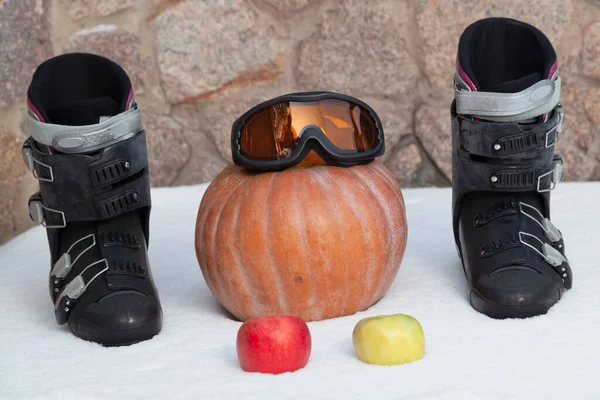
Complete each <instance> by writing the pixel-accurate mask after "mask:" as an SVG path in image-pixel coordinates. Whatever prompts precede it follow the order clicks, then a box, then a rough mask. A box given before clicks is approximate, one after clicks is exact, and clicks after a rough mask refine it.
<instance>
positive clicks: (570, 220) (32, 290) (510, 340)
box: [0, 183, 600, 400]
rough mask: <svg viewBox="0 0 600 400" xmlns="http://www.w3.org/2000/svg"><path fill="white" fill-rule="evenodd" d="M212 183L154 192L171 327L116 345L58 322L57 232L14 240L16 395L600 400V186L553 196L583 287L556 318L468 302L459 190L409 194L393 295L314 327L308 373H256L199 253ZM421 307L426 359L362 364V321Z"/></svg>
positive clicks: (1, 354)
mask: <svg viewBox="0 0 600 400" xmlns="http://www.w3.org/2000/svg"><path fill="white" fill-rule="evenodd" d="M205 188H206V185H201V186H194V187H178V188H160V189H155V190H153V203H154V208H153V212H152V223H151V243H150V257H151V263H152V271H153V274H154V277H155V280H156V284H157V286H158V288H159V291H160V296H161V300H162V304H163V309H164V314H165V321H164V327H163V330H162V332H161V334H160V335H158V336H157V337H155V338H154V339H152V340H150V341H147V342H143V343H139V344H136V345H133V346H129V347H121V348H104V347H101V346H99V345H96V344H93V343H88V342H84V341H82V340H79V339H77V338H76V337H74V336H73V335H71V334H70V333H69V331H68V329H67V328H66V327H59V326H58V325H56V324H55V322H54V315H53V309H52V306H51V304H50V299H49V295H48V286H47V285H48V283H47V273H48V268H49V266H48V263H49V256H48V250H47V244H46V238H45V234H44V231H43V230H42V228H40V227H36V228H33V229H31V230H29V231H27V232H25V233H24V234H22V235H20V236H18V237H16V238H15V239H13V240H12V241H10V242H8V243H6V244H5V245H3V246H1V247H0V266H1V273H2V276H1V278H0V294H1V296H2V300H1V302H0V311H1V312H0V398H2V399H25V398H26V399H38V398H39V399H110V398H114V399H210V400H213V399H215V400H216V399H261V400H262V399H265V400H268V399H277V400H282V399H343V400H347V399H348V400H349V399H373V400H381V399H394V400H398V399H423V400H424V399H427V400H430V399H460V400H469V399H506V398H535V399H542V398H543V399H558V398H574V399H589V398H598V396H599V395H600V390H599V389H598V386H597V381H598V374H599V373H600V366H599V363H598V359H597V358H596V356H597V355H598V352H599V351H600V346H599V345H598V340H599V338H600V317H599V314H598V313H599V311H598V309H599V306H600V293H599V291H600V284H599V282H600V268H599V267H598V263H599V261H598V246H599V244H598V240H599V239H600V236H599V234H598V222H599V221H600V208H599V207H597V199H598V198H600V183H564V184H561V185H559V186H558V188H557V189H556V190H555V191H554V193H553V195H552V196H553V198H552V205H553V211H552V217H553V221H554V223H555V224H556V225H557V226H558V227H559V229H561V230H562V232H563V234H564V236H565V240H566V248H567V255H568V257H569V258H570V261H571V264H572V266H573V270H574V288H573V289H572V290H571V291H569V292H567V294H566V296H565V297H564V298H563V299H562V300H561V301H560V302H559V303H558V304H557V305H556V306H555V307H553V308H552V309H551V311H550V313H549V314H548V315H546V316H542V317H536V318H532V319H528V320H504V321H497V320H492V319H489V318H487V317H485V316H483V315H481V314H478V313H476V312H475V311H474V310H473V309H472V308H471V307H470V306H469V304H468V302H467V300H466V284H465V280H464V276H463V272H462V270H461V266H460V263H459V260H458V258H457V256H456V251H455V247H454V242H453V240H452V234H451V220H450V200H451V192H450V190H449V189H433V188H432V189H405V190H404V191H403V192H404V196H405V202H406V208H407V214H408V224H409V242H408V248H407V251H406V255H405V258H404V261H403V263H402V267H401V269H400V272H399V274H398V276H397V278H396V280H395V282H394V284H393V286H392V288H391V289H390V291H389V292H388V294H387V296H386V297H385V298H384V299H383V300H382V301H381V302H380V303H378V304H377V305H375V306H373V307H372V308H371V309H369V310H367V311H365V312H362V313H359V314H356V315H352V316H348V317H344V318H337V319H333V320H327V321H320V322H313V323H309V327H310V329H311V333H312V337H313V350H312V355H311V359H310V361H309V364H308V365H307V367H306V368H304V369H302V370H300V371H297V372H295V373H291V374H283V375H278V376H272V375H261V374H250V373H245V372H243V371H242V370H241V369H240V368H239V365H238V363H237V358H236V352H235V337H236V333H237V329H238V327H239V326H240V322H236V321H233V320H230V319H228V318H227V317H226V316H224V314H223V313H222V311H221V310H220V308H219V307H218V306H217V303H216V301H215V300H214V298H213V296H212V295H211V294H210V292H209V291H208V289H207V287H206V286H205V284H204V281H203V278H202V274H201V272H200V269H199V268H198V264H197V261H196V258H195V253H194V246H193V239H194V224H195V219H196V213H197V210H198V205H199V202H200V199H201V196H202V194H203V192H204V190H205ZM391 313H407V314H410V315H413V316H415V317H416V318H417V319H419V321H420V322H421V323H422V325H423V328H424V330H425V335H426V341H427V342H426V355H425V358H423V359H422V360H420V361H418V362H415V363H412V364H407V365H404V366H394V367H380V366H372V365H367V364H363V363H361V362H360V361H359V360H358V359H357V358H356V357H355V356H354V354H353V350H352V341H351V334H352V329H353V328H354V325H355V324H356V323H357V322H358V321H359V320H360V319H362V318H364V317H367V316H374V315H379V314H391Z"/></svg>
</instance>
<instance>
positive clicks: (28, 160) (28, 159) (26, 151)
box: [21, 146, 54, 182]
mask: <svg viewBox="0 0 600 400" xmlns="http://www.w3.org/2000/svg"><path fill="white" fill-rule="evenodd" d="M21 155H22V156H23V161H25V166H26V167H27V169H28V170H29V171H31V173H32V174H33V177H34V178H35V179H37V180H38V181H44V182H54V171H52V167H51V166H49V165H48V164H44V163H43V162H41V161H38V160H36V159H35V158H34V157H33V151H32V150H31V147H28V146H23V149H22V150H21ZM36 164H37V165H40V166H42V167H44V168H46V169H47V170H48V175H49V176H50V177H49V178H43V177H41V176H40V175H39V174H38V172H37V169H36V168H35V165H36Z"/></svg>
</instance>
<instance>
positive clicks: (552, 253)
mask: <svg viewBox="0 0 600 400" xmlns="http://www.w3.org/2000/svg"><path fill="white" fill-rule="evenodd" d="M524 237H529V238H532V239H534V240H535V242H536V244H539V245H540V248H541V249H538V248H537V247H536V246H534V245H532V244H531V243H527V242H526V241H525V239H524ZM519 241H520V242H521V244H522V245H524V246H527V247H529V248H530V249H533V250H534V251H535V252H536V253H538V254H539V255H540V256H542V257H543V258H544V260H545V261H546V262H547V263H548V264H550V265H552V266H553V267H554V268H558V267H560V266H561V265H563V263H566V264H567V265H568V264H569V260H567V258H566V257H565V256H564V255H563V254H562V253H561V252H560V251H558V250H556V249H555V248H554V247H552V246H551V245H549V244H548V243H544V242H542V241H541V240H540V238H538V237H537V236H535V235H532V234H531V233H527V232H519ZM565 270H566V268H564V269H563V270H562V272H564V271H565Z"/></svg>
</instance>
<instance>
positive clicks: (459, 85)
mask: <svg viewBox="0 0 600 400" xmlns="http://www.w3.org/2000/svg"><path fill="white" fill-rule="evenodd" d="M560 88H561V79H560V77H558V76H557V75H556V76H555V77H554V78H553V79H544V80H541V81H539V82H537V83H535V84H534V85H532V86H530V87H528V88H527V89H525V90H522V91H520V92H517V93H492V92H479V91H471V90H470V87H469V85H468V84H467V83H466V82H464V80H463V79H462V78H461V77H460V75H459V74H456V76H455V84H454V96H455V99H456V111H457V113H458V114H460V115H475V116H478V117H483V118H485V119H488V120H491V121H496V122H511V121H524V120H528V119H532V118H535V117H537V116H539V115H543V114H546V113H549V112H551V111H552V110H553V109H554V108H555V107H556V106H557V105H558V103H559V99H560Z"/></svg>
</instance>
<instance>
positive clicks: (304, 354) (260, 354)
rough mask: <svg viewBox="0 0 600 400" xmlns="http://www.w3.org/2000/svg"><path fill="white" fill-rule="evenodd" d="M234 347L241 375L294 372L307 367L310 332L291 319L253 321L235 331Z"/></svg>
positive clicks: (296, 319) (287, 317)
mask: <svg viewBox="0 0 600 400" xmlns="http://www.w3.org/2000/svg"><path fill="white" fill-rule="evenodd" d="M236 347H237V355H238V359H239V361H240V365H241V367H242V369H243V370H244V371H247V372H262V373H266V374H281V373H284V372H293V371H296V370H298V369H300V368H304V366H306V364H307V363H308V359H309V357H310V351H311V337H310V331H309V330H308V326H307V325H306V323H305V322H304V321H303V320H302V319H300V318H298V317H294V316H289V315H281V316H272V317H260V318H253V319H249V320H247V321H246V322H244V323H243V324H242V326H241V327H240V329H239V330H238V334H237V344H236Z"/></svg>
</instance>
